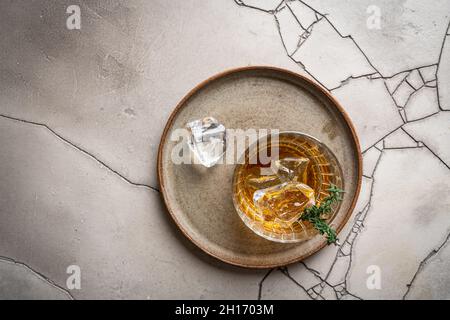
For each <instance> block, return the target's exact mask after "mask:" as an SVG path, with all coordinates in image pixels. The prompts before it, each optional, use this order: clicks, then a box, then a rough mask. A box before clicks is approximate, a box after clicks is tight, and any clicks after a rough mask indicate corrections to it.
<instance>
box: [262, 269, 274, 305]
mask: <svg viewBox="0 0 450 320" xmlns="http://www.w3.org/2000/svg"><path fill="white" fill-rule="evenodd" d="M273 270H275V269H270V270H269V271H267V273H266V274H265V275H264V276H263V278H262V279H261V281H260V282H259V284H258V300H261V296H262V288H263V284H264V281H265V280H266V279H267V277H268V276H269V275H270V274H271V273H272V271H273Z"/></svg>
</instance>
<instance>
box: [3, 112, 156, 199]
mask: <svg viewBox="0 0 450 320" xmlns="http://www.w3.org/2000/svg"><path fill="white" fill-rule="evenodd" d="M0 117H2V118H4V119H9V120H12V121H16V122H21V123H26V124H30V125H34V126H38V127H41V128H45V129H46V130H48V131H50V132H51V133H52V134H53V135H55V136H56V137H57V138H58V139H60V140H62V141H63V142H65V143H67V144H69V145H70V146H71V147H73V148H75V149H76V150H78V151H80V152H81V153H83V154H85V155H87V156H88V157H89V158H91V159H93V160H95V161H96V162H98V163H99V164H100V165H102V166H103V167H105V168H107V170H109V171H110V172H112V173H114V174H115V175H117V176H118V177H120V178H121V179H122V180H124V181H125V182H127V183H129V184H131V185H133V186H136V187H143V188H146V189H149V190H153V191H156V192H159V190H158V189H157V188H155V187H152V186H150V185H146V184H141V183H136V182H133V181H131V180H130V179H128V178H126V177H125V176H123V175H121V174H120V173H119V172H118V171H116V170H114V169H113V168H111V167H110V166H108V165H107V164H106V163H105V162H103V161H102V160H100V159H99V158H97V157H96V156H94V155H93V154H92V153H90V152H88V151H86V150H84V149H82V148H81V147H79V146H77V145H76V144H74V143H73V142H71V141H70V140H68V139H66V138H64V137H63V136H62V135H60V134H59V133H57V132H56V131H55V130H53V129H52V128H50V127H49V126H47V125H46V124H44V123H39V122H35V121H30V120H24V119H19V118H15V117H11V116H7V115H4V114H0Z"/></svg>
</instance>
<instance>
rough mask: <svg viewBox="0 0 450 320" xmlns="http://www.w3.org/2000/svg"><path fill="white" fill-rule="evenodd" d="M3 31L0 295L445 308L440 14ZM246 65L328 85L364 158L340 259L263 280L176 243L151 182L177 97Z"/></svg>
mask: <svg viewBox="0 0 450 320" xmlns="http://www.w3.org/2000/svg"><path fill="white" fill-rule="evenodd" d="M72 4H77V5H79V6H80V9H81V30H68V29H67V28H66V19H67V17H68V16H69V15H68V14H67V13H66V9H67V7H68V6H69V5H72ZM377 10H379V11H378V13H379V18H380V20H379V22H380V23H379V28H378V27H375V28H374V27H373V25H372V27H369V25H370V22H373V21H374V20H373V19H374V17H375V18H376V16H377ZM0 17H1V19H0V28H1V30H2V31H1V33H2V41H1V42H0V68H1V73H0V90H1V92H2V94H1V95H0V145H1V146H2V151H1V152H0V175H1V177H2V184H1V185H0V221H1V223H0V257H1V258H0V298H2V299H5V298H6V299H16V298H17V299H26V298H30V299H47V298H51V299H68V298H69V299H70V298H75V299H84V298H114V299H126V298H139V299H146V298H152V299H155V298H169V299H170V298H194V299H195V298H200V299H202V298H205V299H206V298H210V299H211V298H212V299H215V298H217V299H238V298H250V299H256V298H258V297H259V298H263V299H273V298H281V299H288V298H294V299H361V298H375V299H378V298H390V299H402V298H406V299H415V298H419V299H424V298H433V299H448V298H449V296H448V292H449V283H448V281H447V280H448V278H449V274H448V272H449V259H450V258H449V254H448V252H449V249H448V248H449V246H448V242H449V237H448V234H449V231H450V222H449V219H448V212H449V211H450V204H449V201H450V198H449V195H450V185H449V184H448V181H450V179H449V178H450V177H449V175H450V144H449V141H450V114H449V111H448V110H449V109H450V105H449V101H450V100H449V97H450V79H449V78H448V77H449V76H448V75H449V74H450V71H449V66H450V64H449V63H450V58H449V54H450V49H449V48H450V40H449V37H448V36H446V34H449V21H450V3H449V2H448V1H447V0H437V1H434V2H433V4H432V5H431V4H429V3H428V2H425V1H420V0H409V1H382V0H363V1H338V0H325V1H324V0H320V1H319V0H302V1H300V0H294V1H291V0H285V1H281V0H273V1H272V0H265V1H254V0H235V1H233V0H227V1H220V2H219V1H201V0H186V1H162V0H161V1H160V0H155V1H127V2H122V1H118V0H117V1H107V2H105V1H100V0H93V1H75V2H73V1H68V0H64V1H54V2H52V1H33V2H30V1H2V2H0ZM246 65H275V66H279V67H283V68H287V69H289V70H292V71H295V72H298V73H301V74H303V75H306V76H307V77H310V78H312V79H315V80H316V81H318V82H319V83H320V84H322V85H323V86H325V87H326V88H327V89H330V90H331V89H332V91H331V93H332V94H333V95H334V96H336V97H337V98H338V100H339V101H340V102H341V104H342V105H343V107H344V108H345V110H346V111H347V113H348V114H349V116H350V117H351V119H352V120H353V122H354V124H355V126H356V129H357V131H358V134H359V137H360V140H361V144H362V151H363V161H364V168H363V170H364V172H363V173H364V175H365V178H364V180H363V185H362V191H361V196H360V199H359V200H358V204H357V207H356V209H355V211H354V212H353V215H352V217H351V218H350V220H349V222H348V224H347V225H346V226H345V228H344V229H343V230H342V232H341V233H340V235H339V238H340V243H341V245H340V246H328V247H326V248H324V249H323V250H321V251H320V252H318V253H317V254H315V255H314V256H312V257H310V258H308V259H306V260H305V261H304V263H299V264H295V265H292V266H289V267H288V268H286V269H281V270H274V271H272V272H271V273H269V274H267V271H263V270H261V271H254V270H253V271H252V270H244V269H240V268H234V267H229V266H226V265H224V264H222V263H219V262H217V261H216V260H214V259H212V258H209V257H206V256H205V255H204V254H203V253H201V252H199V250H198V249H196V248H195V247H194V246H193V245H192V244H190V243H189V242H188V241H187V240H186V239H185V238H184V237H182V236H181V235H180V233H179V231H178V230H177V229H176V227H175V226H174V225H173V223H172V221H171V220H170V219H169V218H168V215H167V213H166V212H165V209H164V207H163V205H162V202H161V200H160V195H159V192H158V185H157V179H156V170H155V167H156V151H157V147H158V142H159V138H160V135H161V132H162V129H163V127H164V124H165V122H166V120H167V118H168V116H169V114H170V112H171V111H172V110H173V108H174V106H175V105H176V104H177V103H178V101H179V100H180V99H181V98H182V97H183V96H184V95H185V94H186V93H187V92H188V91H189V90H190V89H191V88H192V87H194V86H195V85H196V84H197V83H199V82H200V81H202V80H204V79H206V78H208V77H209V76H211V75H213V74H215V73H217V72H220V71H222V70H224V69H228V68H232V67H239V66H246ZM399 199H401V201H399ZM70 265H78V266H80V268H81V289H80V290H76V289H75V290H69V289H68V288H67V286H66V280H67V278H68V276H69V274H68V273H67V272H66V271H67V268H68V266H70ZM371 265H376V266H379V268H380V271H381V289H380V290H377V289H373V290H371V289H369V288H368V286H367V279H368V277H369V274H368V273H367V270H368V267H369V266H371Z"/></svg>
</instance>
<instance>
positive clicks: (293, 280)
mask: <svg viewBox="0 0 450 320" xmlns="http://www.w3.org/2000/svg"><path fill="white" fill-rule="evenodd" d="M280 271H281V273H283V274H284V275H285V276H286V277H287V278H288V279H290V280H291V281H292V282H294V283H295V284H296V285H297V286H299V287H300V288H301V289H302V290H303V291H304V292H305V293H306V294H307V295H308V296H309V297H310V298H311V299H314V298H313V297H312V296H311V295H310V294H309V293H308V290H306V288H305V287H304V286H302V285H301V284H300V283H298V282H297V281H296V280H295V279H294V278H292V276H291V275H290V274H289V270H288V268H287V267H282V268H280Z"/></svg>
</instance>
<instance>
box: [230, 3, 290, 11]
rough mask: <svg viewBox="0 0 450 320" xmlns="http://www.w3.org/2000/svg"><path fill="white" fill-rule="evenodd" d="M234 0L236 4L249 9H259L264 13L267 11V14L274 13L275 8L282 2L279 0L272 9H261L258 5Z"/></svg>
mask: <svg viewBox="0 0 450 320" xmlns="http://www.w3.org/2000/svg"><path fill="white" fill-rule="evenodd" d="M234 2H235V3H236V4H237V5H238V6H241V7H246V8H249V9H255V10H258V11H261V12H264V13H268V14H274V13H275V12H276V11H277V9H278V8H279V7H280V6H281V5H282V4H283V3H284V0H281V2H280V3H279V4H278V6H277V7H276V8H275V9H274V10H265V9H262V8H259V7H255V6H252V5H248V4H245V3H244V2H243V1H242V0H234Z"/></svg>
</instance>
